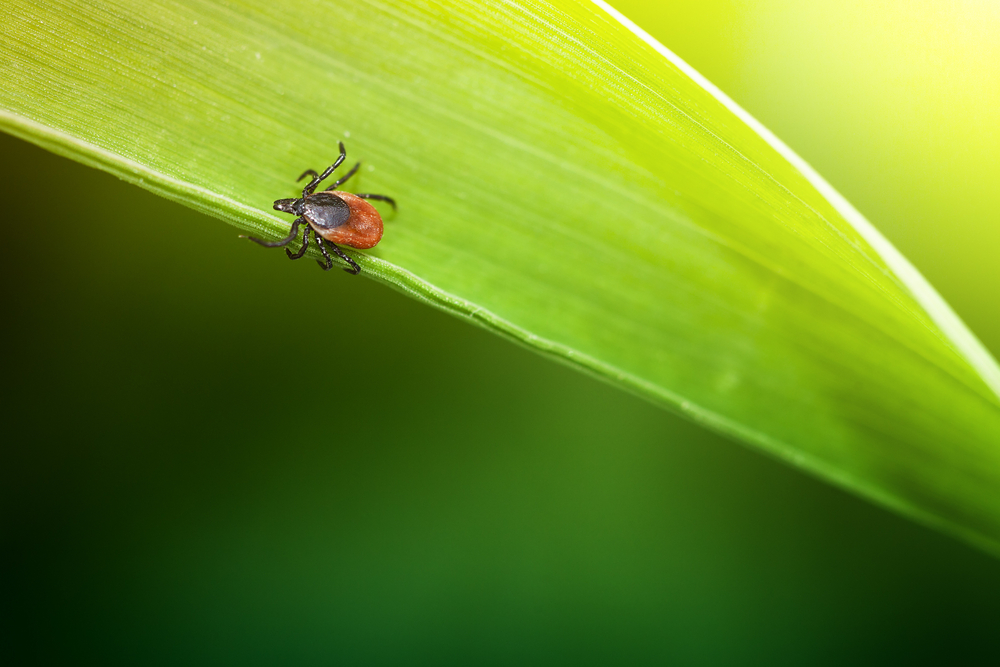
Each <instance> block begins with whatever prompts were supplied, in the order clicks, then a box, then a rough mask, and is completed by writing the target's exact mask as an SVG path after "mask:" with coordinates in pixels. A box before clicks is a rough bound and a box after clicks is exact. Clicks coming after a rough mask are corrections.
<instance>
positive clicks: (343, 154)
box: [299, 141, 347, 197]
mask: <svg viewBox="0 0 1000 667" xmlns="http://www.w3.org/2000/svg"><path fill="white" fill-rule="evenodd" d="M339 143H340V155H339V156H338V157H337V161H336V162H334V163H333V164H331V165H330V166H329V167H327V168H326V171H324V172H323V173H322V174H320V175H319V176H317V175H316V172H315V171H313V170H312V169H307V170H306V171H305V172H303V173H302V175H301V176H299V180H300V181H301V180H302V179H303V178H305V177H306V175H307V174H309V173H312V175H313V178H312V180H311V181H309V185H307V186H306V187H305V188H304V189H303V190H302V196H303V197H308V196H309V195H311V194H312V193H313V192H315V190H316V186H317V185H319V184H320V183H322V182H323V181H325V180H326V177H327V176H329V175H330V174H332V173H333V170H334V169H336V168H337V167H339V166H340V165H341V164H343V163H344V160H346V159H347V149H346V148H344V142H343V141H341V142H339Z"/></svg>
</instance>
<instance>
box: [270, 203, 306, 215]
mask: <svg viewBox="0 0 1000 667" xmlns="http://www.w3.org/2000/svg"><path fill="white" fill-rule="evenodd" d="M302 203H303V202H302V200H301V199H279V200H277V201H275V202H274V210H275V211H281V212H282V213H291V214H292V215H302Z"/></svg>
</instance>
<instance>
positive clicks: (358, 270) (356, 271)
mask: <svg viewBox="0 0 1000 667" xmlns="http://www.w3.org/2000/svg"><path fill="white" fill-rule="evenodd" d="M330 247H331V248H333V251H334V252H335V253H337V256H338V257H340V258H341V259H342V260H344V261H345V262H347V263H348V264H350V265H351V266H353V267H354V270H353V271H351V270H350V269H344V271H347V272H348V273H350V274H351V275H352V276H356V275H358V274H359V273H361V267H360V266H358V265H357V263H356V262H355V261H354V260H353V259H351V258H350V257H348V256H347V254H346V253H345V252H344V251H343V250H341V249H340V248H338V247H337V244H336V243H331V244H330Z"/></svg>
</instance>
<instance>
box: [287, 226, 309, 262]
mask: <svg viewBox="0 0 1000 667" xmlns="http://www.w3.org/2000/svg"><path fill="white" fill-rule="evenodd" d="M309 229H310V228H309V227H308V226H306V229H305V231H304V232H302V247H301V248H299V251H298V252H297V253H294V254H292V251H291V250H289V249H288V248H285V254H286V255H288V259H302V255H304V254H306V249H307V248H308V247H309Z"/></svg>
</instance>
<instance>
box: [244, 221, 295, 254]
mask: <svg viewBox="0 0 1000 667" xmlns="http://www.w3.org/2000/svg"><path fill="white" fill-rule="evenodd" d="M300 224H302V218H296V219H295V222H293V223H292V231H291V232H289V233H288V236H286V237H285V238H283V239H281V240H280V241H264V240H262V239H256V238H254V237H252V236H243V235H242V234H241V235H240V238H243V239H250V240H251V241H253V242H254V243H259V244H261V245H262V246H264V247H265V248H278V247H281V246H283V245H288V244H289V243H291V242H292V241H294V240H295V237H296V236H297V235H298V232H299V225H300Z"/></svg>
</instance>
